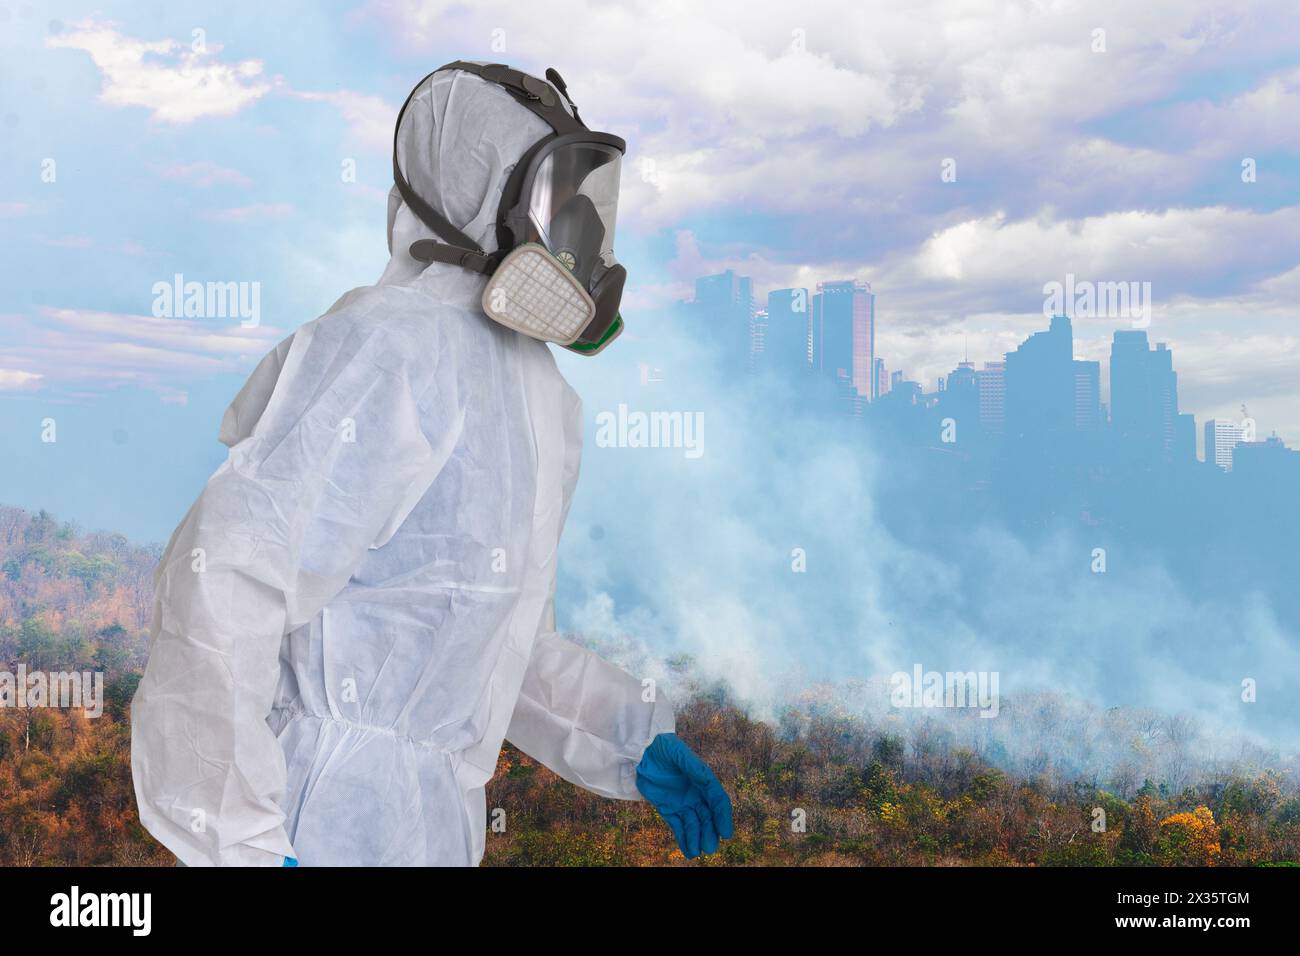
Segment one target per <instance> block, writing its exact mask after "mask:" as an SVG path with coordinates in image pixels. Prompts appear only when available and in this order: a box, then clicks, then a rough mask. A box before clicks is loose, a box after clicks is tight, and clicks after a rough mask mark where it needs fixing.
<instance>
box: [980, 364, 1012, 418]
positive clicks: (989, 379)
mask: <svg viewBox="0 0 1300 956" xmlns="http://www.w3.org/2000/svg"><path fill="white" fill-rule="evenodd" d="M1006 371H1007V363H1006V362H985V363H984V367H983V368H982V369H980V370H979V371H978V372H976V373H975V391H976V392H977V393H978V395H979V402H980V426H981V427H982V428H984V429H985V430H986V431H988V432H991V433H993V434H1001V433H1002V430H1003V427H1004V426H1005V425H1006V420H1007V381H1006Z"/></svg>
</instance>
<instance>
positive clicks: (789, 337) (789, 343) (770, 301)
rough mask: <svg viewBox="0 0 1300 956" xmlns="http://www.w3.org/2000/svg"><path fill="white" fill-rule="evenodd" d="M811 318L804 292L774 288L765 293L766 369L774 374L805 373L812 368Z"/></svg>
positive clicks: (806, 294)
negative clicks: (778, 372)
mask: <svg viewBox="0 0 1300 956" xmlns="http://www.w3.org/2000/svg"><path fill="white" fill-rule="evenodd" d="M810 317H811V314H810V312H809V309H808V290H807V289H777V290H775V291H773V292H769V293H768V294H767V335H766V344H765V348H764V360H765V363H766V365H767V367H769V368H771V369H773V370H777V371H806V370H807V369H808V368H810V367H811V365H812V357H811V353H812V345H811V339H812V331H811V324H810V322H809V319H810Z"/></svg>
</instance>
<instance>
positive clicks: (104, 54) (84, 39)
mask: <svg viewBox="0 0 1300 956" xmlns="http://www.w3.org/2000/svg"><path fill="white" fill-rule="evenodd" d="M45 42H46V44H47V45H48V46H51V47H54V48H56V49H65V50H82V51H84V52H86V53H88V54H89V55H90V58H91V60H92V61H93V62H94V64H95V66H96V67H98V68H99V71H100V75H101V76H102V78H103V89H102V90H101V91H100V99H101V100H102V101H103V102H105V103H108V104H109V105H111V106H139V107H143V108H144V109H147V110H148V111H149V112H150V114H151V115H152V116H153V118H154V119H156V120H158V121H160V122H163V123H176V124H182V125H183V124H186V123H192V122H194V120H196V119H201V118H203V117H208V116H231V115H233V114H235V113H237V112H239V111H240V110H241V109H243V108H244V107H245V106H248V105H249V104H251V103H255V102H256V101H257V100H259V99H260V98H261V97H263V96H265V95H266V94H267V93H268V92H270V90H271V88H272V84H271V83H270V82H269V81H267V80H266V79H265V78H264V77H263V76H262V63H261V61H259V60H240V61H239V62H237V63H223V62H221V61H220V60H219V59H218V58H217V55H218V54H219V53H220V52H221V46H220V45H219V44H204V46H203V48H202V49H197V50H196V49H195V48H194V47H193V46H186V45H184V44H182V43H180V42H178V41H176V40H170V39H168V40H137V39H134V38H132V37H128V36H125V35H123V34H122V33H120V32H119V31H118V30H117V28H116V27H115V26H114V25H113V24H111V23H105V22H100V21H96V20H93V19H92V20H84V21H82V22H80V23H77V24H74V25H72V26H70V27H68V28H65V29H64V30H61V31H59V32H57V33H55V34H53V35H52V36H50V37H48V38H47V39H46V41H45Z"/></svg>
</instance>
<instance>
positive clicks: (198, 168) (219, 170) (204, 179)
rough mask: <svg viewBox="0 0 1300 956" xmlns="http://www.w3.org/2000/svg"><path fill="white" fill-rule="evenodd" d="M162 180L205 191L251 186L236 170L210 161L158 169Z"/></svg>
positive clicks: (245, 177)
mask: <svg viewBox="0 0 1300 956" xmlns="http://www.w3.org/2000/svg"><path fill="white" fill-rule="evenodd" d="M158 173H159V175H161V176H162V177H163V178H164V179H174V180H177V181H180V182H185V183H189V184H191V185H193V186H199V187H201V188H204V189H207V188H209V187H211V186H251V185H252V184H253V180H252V179H250V178H249V177H248V176H245V175H244V174H243V173H241V172H240V171H239V170H237V169H227V168H226V167H225V166H221V165H218V164H217V163H214V162H212V161H211V160H207V159H201V160H197V161H196V162H192V163H184V162H173V163H168V164H166V165H164V166H160V167H158Z"/></svg>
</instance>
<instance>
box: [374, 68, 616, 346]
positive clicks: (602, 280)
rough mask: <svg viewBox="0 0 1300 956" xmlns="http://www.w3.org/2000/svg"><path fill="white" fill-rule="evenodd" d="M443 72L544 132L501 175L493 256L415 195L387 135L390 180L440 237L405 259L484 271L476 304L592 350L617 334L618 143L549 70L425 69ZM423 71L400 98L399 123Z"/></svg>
mask: <svg viewBox="0 0 1300 956" xmlns="http://www.w3.org/2000/svg"><path fill="white" fill-rule="evenodd" d="M443 70H463V71H464V72H466V73H472V74H474V75H475V76H479V77H482V78H483V79H485V80H488V81H489V82H492V83H496V84H498V85H499V86H501V87H502V88H503V89H504V90H505V91H506V92H508V93H509V94H510V95H511V96H513V97H514V98H515V99H516V100H518V101H519V103H520V104H522V105H523V106H524V107H526V108H527V109H529V110H531V111H532V112H533V113H534V114H536V115H537V116H539V117H540V118H541V119H543V120H544V121H545V122H546V123H547V124H548V125H549V126H550V127H551V129H552V132H551V134H549V135H547V136H544V137H543V138H542V139H540V140H539V141H538V142H536V143H534V144H533V146H532V147H530V148H529V150H528V151H527V152H526V153H524V155H523V156H522V157H521V158H520V160H519V162H518V163H516V164H515V167H514V169H513V171H512V172H511V174H510V176H509V178H508V179H507V180H506V185H505V189H504V190H503V192H502V194H501V202H500V205H499V206H498V208H497V219H496V233H497V251H496V252H492V253H488V252H485V251H484V250H483V249H482V248H481V247H480V246H479V245H478V244H477V243H476V242H474V241H473V240H472V239H470V238H469V236H467V235H465V234H464V233H463V232H462V231H461V230H459V229H457V228H456V227H455V226H454V225H452V223H451V222H449V221H448V220H447V218H446V217H445V216H443V215H442V214H440V213H439V212H438V211H437V210H435V209H434V208H433V207H432V206H430V205H429V204H428V203H427V202H425V201H424V200H423V199H422V198H421V197H420V196H419V195H418V194H417V193H416V192H415V190H414V189H413V188H412V187H411V185H410V183H409V182H407V179H406V176H405V175H404V174H403V173H402V169H401V163H400V162H399V161H398V156H397V134H396V133H394V136H393V181H394V182H395V183H396V184H397V189H398V191H399V192H400V193H401V195H402V198H403V199H404V200H405V202H406V204H407V206H408V207H410V209H411V211H412V212H413V213H415V215H416V216H418V217H419V218H420V220H421V221H422V222H424V224H425V225H427V226H428V227H429V228H430V229H431V230H433V232H434V233H436V234H437V235H438V236H439V237H440V238H441V239H442V240H443V241H442V242H438V241H435V240H433V239H420V240H417V241H416V242H414V243H412V244H411V247H410V253H411V256H412V257H413V258H415V259H418V260H420V261H422V262H446V263H451V264H453V265H457V266H460V267H461V268H463V269H469V270H470V271H473V272H481V273H483V274H484V275H486V276H488V277H489V279H488V283H487V286H486V287H485V288H484V290H483V299H482V304H483V311H484V312H486V313H487V315H488V316H489V317H490V318H492V319H494V320H495V321H497V322H499V323H501V324H502V325H505V326H507V327H509V328H511V329H514V330H515V331H517V332H521V333H523V334H524V335H528V336H531V337H532V338H535V339H541V340H542V341H543V342H554V343H555V344H556V345H561V346H563V347H565V348H567V349H569V350H570V351H572V352H576V353H578V354H579V355H595V354H597V353H598V352H600V351H601V350H602V349H604V348H605V346H607V345H608V344H609V343H610V342H612V341H614V339H616V338H617V337H618V336H619V334H620V333H621V332H622V331H623V320H622V317H621V316H620V315H619V311H618V306H619V300H620V299H621V298H622V295H623V285H624V283H625V282H626V281H627V270H626V269H624V268H623V267H622V266H621V265H619V263H618V260H617V259H615V258H614V223H615V217H616V214H617V211H618V187H619V172H620V169H621V165H622V159H623V153H624V152H625V151H626V149H627V144H626V143H624V142H623V140H622V139H620V138H619V137H617V136H613V135H611V134H609V133H598V132H595V131H593V130H589V129H587V127H586V125H585V124H584V123H583V122H582V119H581V118H580V117H579V116H578V109H577V107H576V106H575V105H574V103H573V101H572V100H571V99H569V95H568V90H567V88H566V87H565V83H564V80H563V79H561V78H560V75H559V74H558V73H556V72H555V70H547V71H546V79H545V80H540V79H538V78H537V77H534V76H530V75H528V74H527V73H523V72H521V71H519V70H514V69H511V68H510V67H508V66H503V65H502V64H499V63H492V64H479V63H468V62H465V61H463V60H457V61H456V62H454V63H449V64H447V65H446V66H443V67H440V68H439V69H437V70H435V71H434V73H440V72H442V71H443ZM432 75H433V73H431V74H429V76H432ZM429 76H426V77H425V78H424V79H423V80H421V81H420V82H419V83H418V84H416V87H415V89H414V90H412V92H411V95H410V96H408V97H407V99H406V103H404V104H403V105H402V111H401V113H399V114H398V117H397V128H398V129H399V130H400V129H401V125H402V117H403V116H404V115H405V114H406V108H407V106H408V105H410V102H411V99H412V97H414V96H415V94H416V92H418V91H419V89H420V88H421V87H422V86H423V85H424V83H425V82H426V81H427V80H428V79H429ZM548 81H549V82H548ZM561 96H562V97H564V100H565V102H567V103H568V105H569V109H565V107H564V105H563V104H562V103H561V102H560V97H561ZM569 110H572V113H570V111H569Z"/></svg>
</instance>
